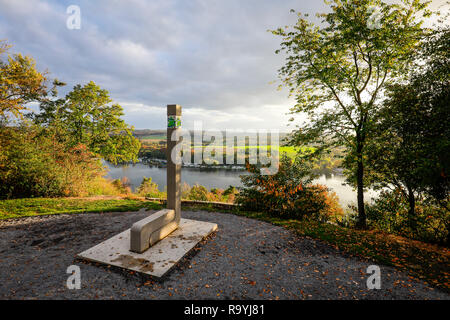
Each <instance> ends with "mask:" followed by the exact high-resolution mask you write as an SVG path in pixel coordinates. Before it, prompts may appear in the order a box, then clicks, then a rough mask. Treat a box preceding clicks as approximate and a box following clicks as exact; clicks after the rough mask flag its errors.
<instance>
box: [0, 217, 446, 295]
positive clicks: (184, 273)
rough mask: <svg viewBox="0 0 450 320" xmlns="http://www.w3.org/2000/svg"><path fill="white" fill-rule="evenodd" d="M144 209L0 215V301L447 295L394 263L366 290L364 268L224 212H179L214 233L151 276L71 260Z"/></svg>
mask: <svg viewBox="0 0 450 320" xmlns="http://www.w3.org/2000/svg"><path fill="white" fill-rule="evenodd" d="M148 213H149V212H143V211H140V212H130V213H105V214H80V215H55V216H42V217H32V218H24V219H16V220H7V221H0V299H277V298H279V299H445V300H448V299H449V295H448V294H446V293H444V292H442V291H439V290H438V289H433V288H431V287H429V286H428V285H426V284H424V283H423V282H420V281H417V280H414V279H412V278H410V277H408V276H407V275H406V274H404V273H402V272H399V271H397V270H395V269H394V268H391V267H386V266H380V267H381V279H382V283H381V289H380V290H368V289H367V286H366V280H367V277H368V274H366V270H367V267H368V266H369V265H371V264H374V263H372V262H370V261H367V260H363V259H361V258H357V257H351V256H348V255H346V254H344V253H342V252H339V251H337V250H336V249H334V248H332V247H330V246H328V245H326V244H323V243H321V242H319V241H316V240H311V239H308V238H301V237H298V236H297V235H295V234H294V233H293V232H291V231H288V230H286V229H284V228H282V227H276V226H273V225H271V224H268V223H265V222H261V221H257V220H252V219H247V218H244V217H239V216H235V215H232V214H227V213H216V212H203V211H196V212H192V211H184V212H183V214H182V215H183V217H185V218H190V219H198V220H203V221H211V222H216V223H217V224H218V225H219V230H218V231H217V232H216V233H215V234H213V235H211V236H210V237H209V238H208V239H206V240H205V241H203V242H202V243H201V244H200V245H199V246H198V247H196V248H195V249H194V250H193V251H191V253H189V255H188V256H187V257H185V258H184V259H183V260H182V261H181V262H180V263H179V264H178V265H177V266H176V267H175V268H173V269H172V270H171V271H170V272H169V274H168V275H166V276H165V278H164V279H161V280H158V281H155V280H154V279H151V278H149V277H144V276H142V275H139V274H130V273H129V272H125V271H123V270H121V269H116V268H109V267H105V266H101V265H98V264H91V263H87V262H82V261H79V260H75V259H74V257H75V255H76V254H78V253H80V252H82V251H84V250H86V249H88V248H90V247H91V246H93V245H95V244H98V243H100V242H101V241H103V240H106V239H108V238H109V237H111V236H113V235H115V234H117V233H119V232H121V231H123V230H125V229H126V228H129V227H130V226H131V224H132V223H134V222H135V221H138V220H140V219H142V218H144V217H145V216H147V215H148ZM72 264H75V265H78V266H79V267H80V268H81V289H80V290H69V289H67V288H66V280H67V277H68V276H69V275H68V274H67V273H66V270H67V267H68V266H70V265H72Z"/></svg>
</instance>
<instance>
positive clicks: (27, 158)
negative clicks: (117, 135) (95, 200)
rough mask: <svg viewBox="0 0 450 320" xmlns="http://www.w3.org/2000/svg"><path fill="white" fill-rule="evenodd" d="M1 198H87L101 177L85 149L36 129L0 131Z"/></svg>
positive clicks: (12, 128)
mask: <svg viewBox="0 0 450 320" xmlns="http://www.w3.org/2000/svg"><path fill="white" fill-rule="evenodd" d="M0 154H1V156H0V198H20V197H55V196H82V195H86V189H87V187H88V185H89V184H90V183H91V182H92V181H93V180H95V179H96V178H98V177H100V176H102V175H103V174H104V170H103V167H102V165H101V163H100V161H99V159H97V158H96V157H95V156H94V155H93V154H92V153H91V152H89V151H88V150H87V148H86V146H84V145H82V144H78V145H76V146H74V147H70V148H68V147H66V145H65V144H64V139H63V137H58V136H54V135H53V134H52V133H51V132H49V131H46V130H44V129H42V128H38V127H35V126H27V125H22V126H21V127H2V128H0Z"/></svg>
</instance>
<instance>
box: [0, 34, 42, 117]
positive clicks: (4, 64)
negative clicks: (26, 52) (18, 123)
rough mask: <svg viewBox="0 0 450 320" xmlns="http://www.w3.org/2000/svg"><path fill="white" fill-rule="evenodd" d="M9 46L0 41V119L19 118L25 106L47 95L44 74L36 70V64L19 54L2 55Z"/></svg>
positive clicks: (29, 58) (31, 59)
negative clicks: (12, 116)
mask: <svg viewBox="0 0 450 320" xmlns="http://www.w3.org/2000/svg"><path fill="white" fill-rule="evenodd" d="M9 48H10V46H9V45H7V44H6V42H5V41H2V40H0V118H2V119H3V120H6V119H8V118H10V116H11V115H14V116H15V117H19V118H21V117H22V115H23V111H24V110H25V109H26V107H25V104H26V103H28V102H31V101H37V100H39V99H40V98H41V97H42V96H45V95H47V90H48V88H47V84H46V82H47V77H46V73H41V72H39V71H37V69H36V62H35V61H34V59H33V58H31V57H29V56H23V55H21V54H14V55H8V56H7V57H6V58H5V57H4V55H5V54H6V53H7V52H8V50H9Z"/></svg>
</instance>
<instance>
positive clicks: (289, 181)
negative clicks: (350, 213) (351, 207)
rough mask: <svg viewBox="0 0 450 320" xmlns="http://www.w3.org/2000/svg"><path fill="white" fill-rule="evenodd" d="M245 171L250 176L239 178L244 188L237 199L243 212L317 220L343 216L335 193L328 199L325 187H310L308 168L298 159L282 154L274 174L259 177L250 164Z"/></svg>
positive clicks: (258, 171) (255, 169)
mask: <svg viewBox="0 0 450 320" xmlns="http://www.w3.org/2000/svg"><path fill="white" fill-rule="evenodd" d="M247 170H248V171H249V172H250V174H249V175H242V176H241V180H242V183H243V184H244V187H243V188H240V190H239V194H238V196H237V203H239V204H241V205H242V208H243V209H244V210H252V211H262V212H267V213H269V214H271V215H275V216H279V217H284V218H298V219H299V218H304V217H309V218H313V219H317V220H320V221H327V220H330V219H331V218H332V217H333V216H334V215H337V214H339V215H342V214H343V212H342V208H340V206H339V204H338V201H337V196H336V195H335V194H334V195H332V196H330V195H329V194H328V189H327V188H326V187H325V186H322V185H312V184H311V180H312V179H311V175H310V172H311V171H310V170H311V168H310V166H309V164H307V163H306V162H304V161H302V159H300V158H297V159H295V160H294V161H292V160H291V159H289V158H288V157H287V156H286V155H283V156H282V157H281V159H280V166H279V169H278V172H277V173H276V174H274V175H261V173H260V170H259V168H258V167H256V166H251V165H247Z"/></svg>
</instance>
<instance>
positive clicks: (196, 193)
mask: <svg viewBox="0 0 450 320" xmlns="http://www.w3.org/2000/svg"><path fill="white" fill-rule="evenodd" d="M187 198H188V199H189V200H200V201H208V190H207V189H206V188H205V187H204V186H202V185H198V184H196V185H194V186H193V187H192V188H191V190H190V191H189V195H188V197H187Z"/></svg>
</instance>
